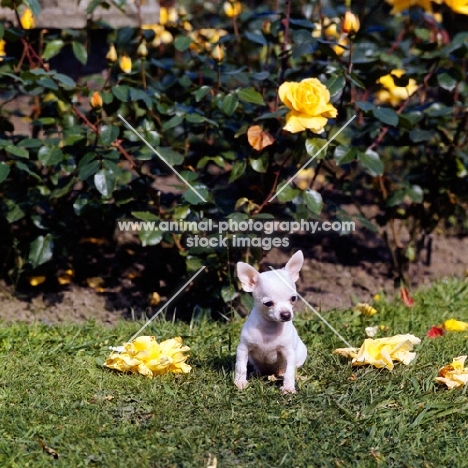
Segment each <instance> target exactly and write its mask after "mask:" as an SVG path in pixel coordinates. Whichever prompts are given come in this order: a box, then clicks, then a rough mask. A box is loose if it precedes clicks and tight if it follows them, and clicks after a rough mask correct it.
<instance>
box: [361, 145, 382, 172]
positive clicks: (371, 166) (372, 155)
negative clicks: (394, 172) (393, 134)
mask: <svg viewBox="0 0 468 468" xmlns="http://www.w3.org/2000/svg"><path fill="white" fill-rule="evenodd" d="M358 159H359V161H360V162H361V164H362V165H363V166H364V167H365V168H366V169H368V170H369V171H370V172H371V174H373V175H382V174H383V169H384V166H383V163H382V161H381V160H380V157H379V155H378V153H376V152H375V151H373V150H370V149H368V150H367V151H366V152H365V153H361V152H360V153H358Z"/></svg>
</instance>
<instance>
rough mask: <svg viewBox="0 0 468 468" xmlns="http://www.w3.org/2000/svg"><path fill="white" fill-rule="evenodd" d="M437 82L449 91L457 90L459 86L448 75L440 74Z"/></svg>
mask: <svg viewBox="0 0 468 468" xmlns="http://www.w3.org/2000/svg"><path fill="white" fill-rule="evenodd" d="M437 82H438V83H439V86H440V87H441V88H444V89H446V90H447V91H452V90H453V89H455V86H457V80H456V79H455V78H453V77H452V76H451V75H449V74H448V73H440V74H439V75H437Z"/></svg>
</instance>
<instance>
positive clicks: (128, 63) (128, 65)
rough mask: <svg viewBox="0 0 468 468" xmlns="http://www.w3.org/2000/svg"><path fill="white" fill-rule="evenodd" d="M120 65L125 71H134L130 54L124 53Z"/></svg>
mask: <svg viewBox="0 0 468 468" xmlns="http://www.w3.org/2000/svg"><path fill="white" fill-rule="evenodd" d="M119 66H120V69H121V70H122V71H123V72H124V73H130V72H131V71H132V59H131V58H130V57H129V56H128V55H123V56H122V57H120V60H119Z"/></svg>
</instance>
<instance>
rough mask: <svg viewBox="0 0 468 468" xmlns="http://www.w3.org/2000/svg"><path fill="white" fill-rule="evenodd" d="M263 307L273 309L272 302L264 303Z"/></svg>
mask: <svg viewBox="0 0 468 468" xmlns="http://www.w3.org/2000/svg"><path fill="white" fill-rule="evenodd" d="M263 305H264V306H265V307H268V308H270V307H273V301H265V302H264V303H263Z"/></svg>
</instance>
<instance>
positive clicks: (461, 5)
mask: <svg viewBox="0 0 468 468" xmlns="http://www.w3.org/2000/svg"><path fill="white" fill-rule="evenodd" d="M444 3H445V4H446V5H447V6H448V7H449V8H450V9H451V10H453V11H454V12H455V13H460V14H461V15H468V0H444Z"/></svg>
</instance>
